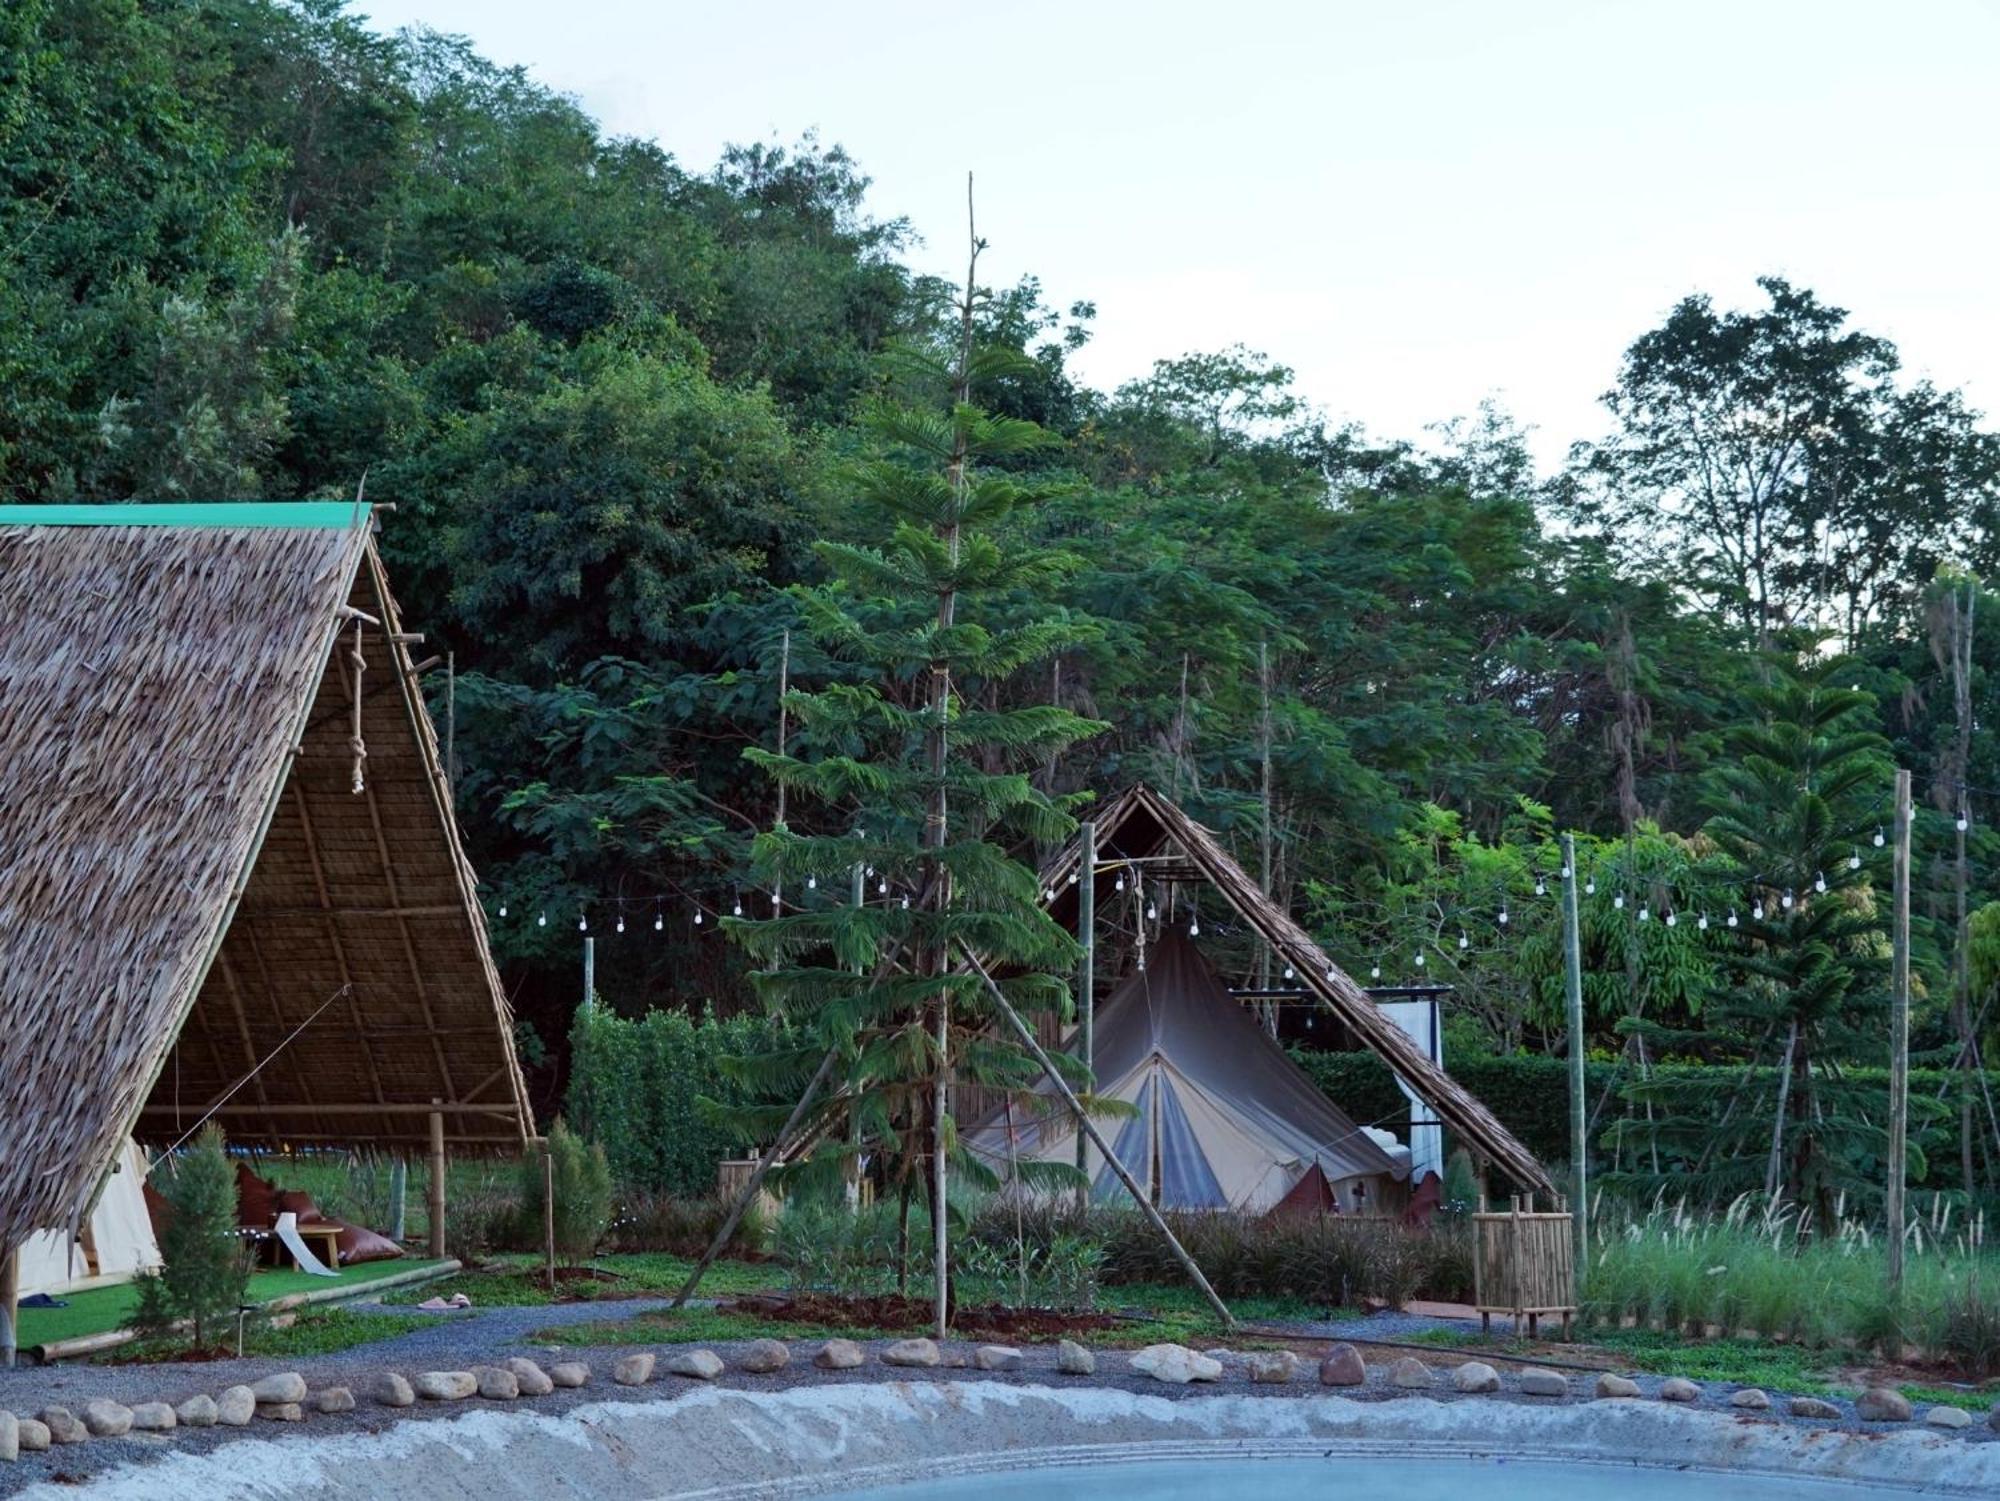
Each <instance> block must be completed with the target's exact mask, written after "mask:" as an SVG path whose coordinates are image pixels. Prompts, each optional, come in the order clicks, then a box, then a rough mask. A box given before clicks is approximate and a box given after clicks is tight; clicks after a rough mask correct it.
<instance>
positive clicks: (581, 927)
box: [576, 912, 590, 933]
mask: <svg viewBox="0 0 2000 1501" xmlns="http://www.w3.org/2000/svg"><path fill="white" fill-rule="evenodd" d="M576 930H577V932H579V933H588V932H589V931H590V918H589V917H588V916H587V915H586V914H584V913H582V912H579V913H577V915H576Z"/></svg>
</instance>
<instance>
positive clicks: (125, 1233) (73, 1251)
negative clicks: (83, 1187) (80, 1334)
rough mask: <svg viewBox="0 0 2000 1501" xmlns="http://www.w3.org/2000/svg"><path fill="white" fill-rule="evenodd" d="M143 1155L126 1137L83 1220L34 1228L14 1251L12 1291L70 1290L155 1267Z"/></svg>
mask: <svg viewBox="0 0 2000 1501" xmlns="http://www.w3.org/2000/svg"><path fill="white" fill-rule="evenodd" d="M145 1182H146V1154H145V1151H144V1150H143V1149H142V1148H141V1147H140V1146H139V1144H138V1143H137V1142H136V1141H127V1142H126V1143H125V1146H124V1148H123V1149H122V1150H121V1151H120V1152H119V1153H118V1160H117V1162H116V1163H115V1164H114V1165H113V1167H112V1169H111V1172H110V1173H109V1174H108V1175H107V1176H106V1178H105V1180H104V1187H103V1191H102V1192H101V1193H100V1194H99V1195H98V1196H97V1203H96V1204H95V1205H94V1206H93V1207H92V1209H91V1211H90V1214H89V1216H88V1218H86V1219H85V1220H84V1221H83V1222H82V1223H81V1224H80V1225H79V1226H78V1227H77V1231H76V1233H75V1234H74V1235H72V1234H71V1233H70V1232H69V1230H67V1229H62V1230H37V1231H36V1232H35V1233H34V1234H33V1235H30V1236H29V1237H28V1239H27V1240H26V1241H25V1242H24V1243H23V1244H22V1245H21V1247H20V1249H19V1251H18V1252H17V1253H16V1254H17V1255H18V1257H19V1265H18V1268H17V1275H18V1279H19V1281H18V1291H19V1293H20V1295H21V1296H22V1297H28V1296H30V1295H32V1294H34V1293H60V1292H72V1291H75V1290H76V1289H78V1288H82V1287H95V1286H97V1285H98V1284H100V1283H106V1282H123V1281H125V1280H126V1279H127V1278H129V1277H134V1276H137V1275H139V1274H140V1273H142V1272H153V1271H158V1270H159V1267H160V1245H159V1242H158V1241H157V1240H156V1239H155V1238H154V1236H153V1221H152V1217H151V1215H149V1214H148V1213H147V1210H146V1191H145Z"/></svg>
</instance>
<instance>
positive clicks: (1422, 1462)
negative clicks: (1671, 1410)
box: [834, 1458, 1913, 1501]
mask: <svg viewBox="0 0 2000 1501" xmlns="http://www.w3.org/2000/svg"><path fill="white" fill-rule="evenodd" d="M1911 1494H1913V1493H1912V1492H1910V1491H1905V1490H1900V1489H1898V1490H1893V1491H1891V1490H1882V1489H1878V1488H1875V1487H1869V1486H1858V1485H1846V1484H1842V1483H1840V1482H1837V1481H1825V1480H1792V1479H1780V1478H1773V1477H1769V1476H1762V1475H1729V1474H1720V1473H1717V1472H1715V1471H1711V1470H1656V1469H1637V1468H1626V1467H1621V1466H1614V1465H1576V1464H1572V1465H1566V1464H1558V1463H1549V1462H1546V1461H1526V1460H1524V1461H1518V1462H1517V1461H1510V1460H1443V1459H1406V1460H1398V1459H1378V1458H1332V1459H1271V1460H1255V1459H1252V1460H1243V1459H1189V1460H1185V1461H1182V1462H1180V1463H1178V1464H1175V1463H1158V1462H1156V1463H1151V1464H1113V1465H1081V1466H1076V1467H1071V1468H1051V1469H1041V1470H1017V1471H1012V1472H1008V1473H1003V1474H997V1475H963V1476H955V1477H953V1478H951V1479H948V1480H934V1481H918V1482H916V1483H914V1484H910V1485H894V1486H885V1487H883V1488H881V1489H879V1490H871V1491H852V1492H846V1493H843V1494H842V1495H841V1496H840V1497H837V1498H834V1501H974V1498H977V1501H1061V1498H1067V1497H1072V1496H1074V1497H1089V1498H1090V1501H1307V1498H1310V1501H1469V1498H1474V1497H1476V1498H1477V1501H1585V1498H1592V1501H1594V1498H1597V1497H1612V1498H1615V1501H1863V1498H1867V1497H1875V1496H1884V1497H1886V1496H1909V1495H1911Z"/></svg>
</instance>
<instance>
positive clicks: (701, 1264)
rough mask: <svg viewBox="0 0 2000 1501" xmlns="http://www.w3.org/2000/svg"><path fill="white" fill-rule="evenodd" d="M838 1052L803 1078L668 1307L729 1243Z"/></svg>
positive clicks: (690, 1291)
mask: <svg viewBox="0 0 2000 1501" xmlns="http://www.w3.org/2000/svg"><path fill="white" fill-rule="evenodd" d="M839 1056H840V1050H839V1049H838V1048H828V1049H827V1050H826V1056H825V1057H824V1058H822V1059H820V1061H819V1067H818V1068H817V1069H816V1070H814V1072H813V1076H812V1078H811V1079H810V1080H808V1081H807V1083H806V1087H805V1092H804V1093H803V1094H801V1095H800V1096H799V1102H798V1104H796V1105H794V1106H793V1107H792V1113H791V1116H790V1118H789V1119H787V1120H786V1122H785V1124H784V1128H783V1129H782V1130H780V1131H779V1132H778V1140H777V1142H776V1143H775V1144H774V1145H773V1147H772V1149H771V1150H770V1151H769V1152H768V1153H766V1154H765V1155H764V1156H762V1157H760V1158H758V1159H757V1166H756V1167H755V1168H753V1169H751V1172H750V1177H749V1178H748V1180H747V1181H746V1182H745V1183H744V1185H743V1187H742V1189H741V1190H740V1191H739V1192H738V1194H737V1195H736V1202H735V1203H734V1204H732V1205H730V1207H729V1213H728V1215H727V1216H725V1217H724V1219H723V1221H722V1228H721V1229H719V1230H717V1231H716V1232H715V1239H713V1240H711V1241H710V1242H709V1243H708V1249H707V1250H706V1251H704V1252H702V1253H701V1260H700V1261H697V1262H696V1263H695V1264H694V1270H693V1271H691V1272H689V1273H688V1279H687V1281H686V1282H684V1283H682V1284H681V1290H680V1291H679V1292H677V1293H675V1294H674V1301H673V1302H671V1303H669V1304H668V1305H667V1306H668V1307H669V1308H679V1307H681V1306H682V1305H683V1304H684V1303H686V1302H687V1300H688V1299H689V1298H692V1297H693V1296H694V1290H695V1289H696V1288H697V1287H699V1286H701V1279H702V1278H703V1277H705V1276H707V1275H708V1269H709V1268H710V1267H711V1266H713V1265H715V1258H716V1257H718V1256H720V1255H721V1254H722V1249H723V1247H724V1246H727V1245H728V1244H729V1237H730V1236H732V1235H734V1234H735V1233H736V1227H737V1226H738V1225H739V1224H741V1223H742V1221H743V1213H744V1211H745V1210H747V1209H748V1208H749V1207H750V1205H751V1202H752V1201H753V1200H754V1199H755V1198H756V1197H757V1191H758V1190H759V1189H760V1188H762V1187H763V1186H764V1175H765V1174H766V1173H768V1172H770V1170H771V1165H772V1164H773V1163H774V1162H776V1161H777V1160H778V1155H779V1153H780V1152H781V1151H782V1150H783V1149H784V1147H785V1145H786V1144H787V1143H789V1142H790V1141H791V1139H792V1137H793V1135H794V1134H795V1133H796V1132H797V1131H798V1129H799V1122H800V1121H802V1120H804V1119H805V1118H806V1112H807V1111H808V1110H810V1109H811V1108H812V1102H813V1101H814V1100H815V1099H817V1098H818V1097H819V1092H820V1089H821V1087H822V1086H824V1085H825V1083H826V1078H827V1075H828V1074H830V1073H832V1072H833V1063H834V1060H835V1059H836V1058H838V1057H839Z"/></svg>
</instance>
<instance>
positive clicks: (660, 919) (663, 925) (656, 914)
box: [653, 907, 700, 933]
mask: <svg viewBox="0 0 2000 1501" xmlns="http://www.w3.org/2000/svg"><path fill="white" fill-rule="evenodd" d="M695 915H696V916H697V917H699V916H700V914H699V913H696V914H695ZM666 930H667V914H666V913H664V912H662V911H660V910H659V909H658V908H657V907H656V908H654V909H653V931H654V932H655V933H664V932H666Z"/></svg>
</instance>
